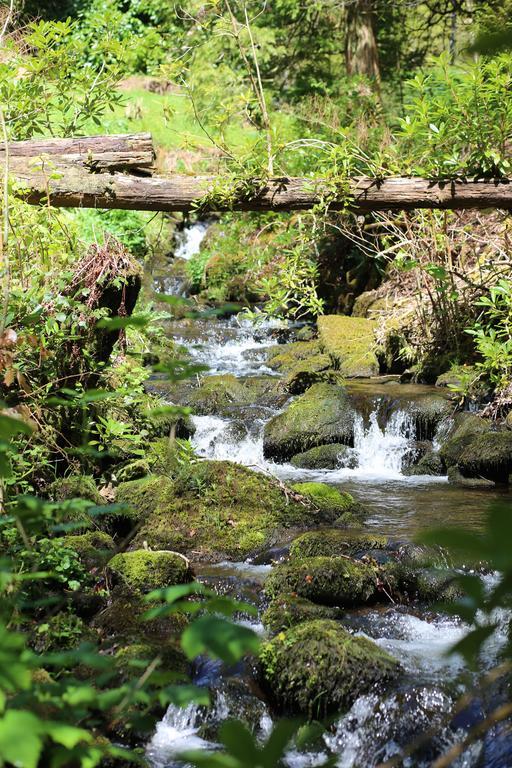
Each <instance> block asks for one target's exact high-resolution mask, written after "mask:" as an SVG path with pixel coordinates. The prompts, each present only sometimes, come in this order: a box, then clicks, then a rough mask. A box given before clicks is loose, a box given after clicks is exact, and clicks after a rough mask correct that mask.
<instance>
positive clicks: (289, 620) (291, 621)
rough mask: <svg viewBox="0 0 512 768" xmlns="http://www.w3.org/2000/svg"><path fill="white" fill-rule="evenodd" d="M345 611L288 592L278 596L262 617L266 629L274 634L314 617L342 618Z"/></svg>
mask: <svg viewBox="0 0 512 768" xmlns="http://www.w3.org/2000/svg"><path fill="white" fill-rule="evenodd" d="M342 615H343V613H342V611H341V610H340V609H339V608H331V607H329V606H327V605H317V604H316V603H313V602H311V600H305V599H304V598H303V597H297V595H293V594H287V595H279V596H278V597H276V598H275V599H274V600H272V602H271V603H270V605H269V606H268V608H267V610H266V611H265V612H264V614H263V615H262V617H261V621H262V622H263V625H264V627H265V628H266V629H268V630H270V632H272V633H273V634H276V633H277V632H284V631H285V630H287V629H289V628H290V627H292V626H295V625H296V624H300V623H302V622H303V621H312V620H314V619H340V618H341V617H342Z"/></svg>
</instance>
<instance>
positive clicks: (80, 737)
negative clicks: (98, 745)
mask: <svg viewBox="0 0 512 768" xmlns="http://www.w3.org/2000/svg"><path fill="white" fill-rule="evenodd" d="M45 729H46V733H47V734H48V736H50V738H51V739H52V741H54V742H55V743H56V744H62V746H63V747H66V748H67V749H73V747H76V746H77V744H80V743H81V742H87V743H90V742H91V741H92V738H93V737H92V734H91V733H89V731H86V730H85V729H84V728H76V727H75V726H74V725H67V723H57V722H51V721H49V722H47V723H45Z"/></svg>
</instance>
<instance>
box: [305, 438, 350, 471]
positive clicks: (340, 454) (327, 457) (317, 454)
mask: <svg viewBox="0 0 512 768" xmlns="http://www.w3.org/2000/svg"><path fill="white" fill-rule="evenodd" d="M357 462H358V458H357V455H356V454H355V453H354V450H353V449H352V448H349V447H348V446H347V445H343V444H342V443H331V444H330V445H319V446H317V447H316V448H310V449H309V451H304V453H297V454H296V455H295V456H292V458H291V459H290V464H292V466H294V467H297V469H339V468H340V467H348V468H350V469H353V468H354V467H356V466H357Z"/></svg>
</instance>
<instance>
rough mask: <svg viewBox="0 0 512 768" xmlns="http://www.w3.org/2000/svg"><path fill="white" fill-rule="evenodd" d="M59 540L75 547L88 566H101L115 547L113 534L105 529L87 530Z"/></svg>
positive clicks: (71, 547)
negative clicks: (110, 534) (104, 530)
mask: <svg viewBox="0 0 512 768" xmlns="http://www.w3.org/2000/svg"><path fill="white" fill-rule="evenodd" d="M58 541H60V542H62V544H64V545H65V546H66V547H69V548H70V549H73V550H74V551H75V552H76V553H77V554H78V556H79V558H80V560H81V561H82V562H83V564H84V565H85V567H86V568H100V567H101V566H102V565H104V564H105V563H106V562H107V560H108V559H109V557H110V556H111V554H112V551H113V550H114V549H115V544H114V540H113V538H112V536H109V534H108V533H104V532H103V531H87V533H82V534H78V535H69V536H62V537H60V538H59V539H58Z"/></svg>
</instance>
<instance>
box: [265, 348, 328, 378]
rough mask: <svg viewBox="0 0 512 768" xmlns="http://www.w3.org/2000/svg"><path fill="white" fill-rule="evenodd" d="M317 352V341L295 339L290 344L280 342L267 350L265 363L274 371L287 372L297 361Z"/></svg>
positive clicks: (318, 349) (310, 356)
mask: <svg viewBox="0 0 512 768" xmlns="http://www.w3.org/2000/svg"><path fill="white" fill-rule="evenodd" d="M319 353H320V344H319V343H318V341H296V342H293V343H292V344H280V345H278V346H277V347H273V348H272V349H271V350H270V351H269V353H268V360H267V365H268V366H269V368H272V369H273V370H274V371H280V372H281V373H287V372H288V371H291V370H293V368H295V366H296V365H297V364H298V363H300V362H303V361H304V360H307V359H308V358H312V357H315V356H316V355H318V354H319Z"/></svg>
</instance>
